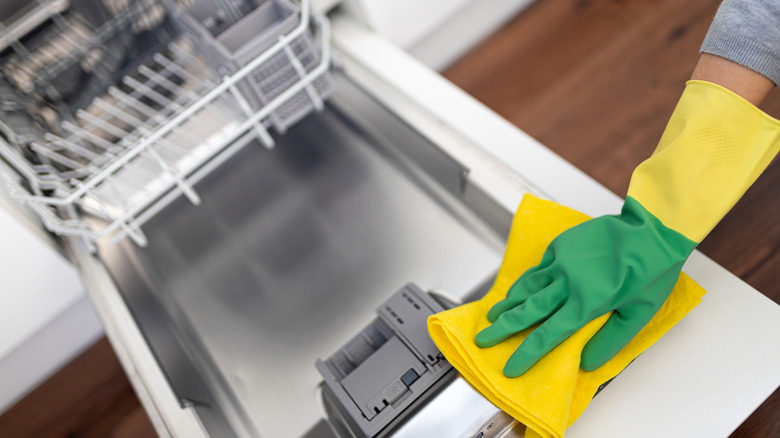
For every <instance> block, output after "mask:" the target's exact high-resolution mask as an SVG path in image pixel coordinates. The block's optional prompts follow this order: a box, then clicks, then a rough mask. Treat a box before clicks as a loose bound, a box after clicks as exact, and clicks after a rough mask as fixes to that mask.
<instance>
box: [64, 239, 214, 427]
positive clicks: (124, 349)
mask: <svg viewBox="0 0 780 438" xmlns="http://www.w3.org/2000/svg"><path fill="white" fill-rule="evenodd" d="M65 246H66V249H67V250H68V252H69V253H70V256H71V259H72V260H73V262H74V264H75V265H76V267H77V268H78V271H79V275H80V276H81V280H82V282H83V284H84V288H85V289H86V291H87V295H88V296H89V299H90V301H91V303H92V306H93V307H94V308H95V311H96V313H97V314H98V317H99V318H100V322H101V323H102V324H103V327H104V328H105V331H106V337H107V338H108V340H109V341H110V342H111V346H112V348H113V349H114V352H115V353H116V355H117V357H118V358H119V362H120V363H121V364H122V368H123V369H124V371H125V374H126V375H127V377H128V379H129V380H130V383H131V384H132V386H133V389H134V390H135V393H136V395H137V396H138V399H139V401H140V402H141V404H142V405H143V407H144V410H145V411H146V413H147V415H148V416H149V419H150V420H151V422H152V425H153V426H154V428H155V431H156V432H157V434H158V435H159V436H160V437H163V438H165V437H188V438H207V437H208V434H207V433H206V431H205V429H204V428H203V425H202V424H201V422H200V420H199V419H198V417H197V414H196V413H195V412H194V409H192V407H189V406H184V407H183V406H182V403H181V402H180V400H179V399H178V398H177V397H176V394H174V392H173V390H172V389H171V386H170V385H169V384H168V380H167V379H166V377H165V375H164V374H163V372H162V370H161V368H160V366H159V365H158V364H157V361H156V359H155V357H154V355H153V354H152V351H151V349H150V348H149V346H148V345H147V343H146V340H145V339H144V336H143V335H142V334H141V330H140V329H139V327H138V325H137V324H136V322H135V320H134V318H133V316H132V314H131V313H130V311H129V309H128V308H127V306H126V304H125V302H124V300H123V299H122V297H121V295H120V292H119V290H118V289H117V287H116V285H115V284H114V281H113V280H112V278H111V276H110V275H109V273H108V272H107V271H106V269H105V267H104V266H103V264H102V263H101V262H100V261H99V260H98V259H97V258H95V257H94V256H92V254H90V253H89V252H88V251H87V250H86V249H85V248H84V246H83V245H81V244H80V242H79V241H78V240H77V239H76V238H68V239H67V240H65Z"/></svg>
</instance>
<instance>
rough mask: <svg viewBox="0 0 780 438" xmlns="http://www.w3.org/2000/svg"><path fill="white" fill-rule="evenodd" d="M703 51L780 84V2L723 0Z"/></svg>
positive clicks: (770, 0)
mask: <svg viewBox="0 0 780 438" xmlns="http://www.w3.org/2000/svg"><path fill="white" fill-rule="evenodd" d="M701 51H702V52H703V53H711V54H713V55H717V56H720V57H722V58H726V59H729V60H731V61H734V62H736V63H737V64H741V65H743V66H745V67H748V68H749V69H751V70H753V71H756V72H758V73H761V74H762V75H764V76H766V77H768V78H769V79H771V80H772V82H774V83H775V85H778V84H780V1H778V0H723V3H721V5H720V8H718V13H717V14H716V15H715V19H714V20H713V21H712V25H710V30H709V32H707V37H706V38H704V43H703V44H702V46H701Z"/></svg>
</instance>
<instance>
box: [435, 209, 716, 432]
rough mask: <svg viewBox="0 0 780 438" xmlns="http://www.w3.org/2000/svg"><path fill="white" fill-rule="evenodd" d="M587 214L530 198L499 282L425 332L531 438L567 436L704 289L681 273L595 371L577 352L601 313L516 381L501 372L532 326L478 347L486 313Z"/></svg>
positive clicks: (440, 317)
mask: <svg viewBox="0 0 780 438" xmlns="http://www.w3.org/2000/svg"><path fill="white" fill-rule="evenodd" d="M587 219H588V217H587V216H586V215H584V214H582V213H579V212H577V211H574V210H572V209H569V208H566V207H563V206H561V205H558V204H556V203H554V202H550V201H545V200H542V199H539V198H536V197H533V196H531V195H526V196H525V198H523V202H522V203H521V204H520V207H519V209H518V210H517V213H516V214H515V218H514V221H513V223H512V229H511V231H510V233H509V241H508V242H507V247H506V253H505V255H504V262H503V264H502V265H501V268H500V269H499V271H498V277H497V278H496V282H495V284H494V285H493V287H492V288H491V289H490V291H489V292H488V293H487V294H486V295H485V296H484V297H483V298H482V299H481V300H479V301H476V302H473V303H469V304H465V305H463V306H460V307H456V308H454V309H450V310H447V311H445V312H441V313H439V314H436V315H432V316H431V317H429V318H428V331H429V332H430V335H431V337H432V338H433V341H434V342H435V343H436V345H437V346H438V347H439V349H440V350H441V351H442V353H444V356H445V357H446V358H447V360H449V361H450V363H451V364H452V365H453V366H454V367H455V368H457V369H458V371H460V373H461V374H462V375H463V377H465V378H466V380H467V381H468V382H469V383H471V385H473V386H474V387H475V388H476V389H477V390H478V391H479V392H480V393H482V395H484V396H485V397H486V398H487V399H488V400H490V401H491V402H492V403H493V404H495V405H496V406H498V407H499V408H501V409H503V410H504V411H505V412H507V413H508V414H509V415H511V416H512V417H514V418H515V419H517V420H518V421H519V422H521V423H523V424H524V425H525V426H526V428H527V429H526V435H525V436H526V437H539V436H541V437H562V436H563V433H564V431H565V430H566V428H567V427H569V426H570V425H571V424H572V423H573V422H574V420H576V419H577V417H579V416H580V414H582V412H583V411H584V410H585V407H586V406H587V405H588V403H590V400H591V399H592V398H593V396H594V394H595V393H596V390H597V389H598V387H599V386H600V385H601V384H603V383H605V382H607V381H608V380H610V379H611V378H613V377H615V376H616V375H617V374H618V373H619V372H620V371H622V370H623V368H625V367H626V366H627V365H628V364H629V363H630V362H631V361H632V360H633V359H634V358H636V357H637V356H638V355H639V353H641V352H642V351H644V350H645V349H647V348H648V347H649V346H650V345H652V344H653V343H654V342H655V341H657V340H658V339H659V338H660V337H661V336H662V335H663V334H664V333H666V331H667V330H669V329H670V328H671V327H672V326H673V325H674V324H676V323H677V322H678V321H680V320H681V319H682V318H683V316H685V315H686V314H687V313H688V312H689V311H691V309H693V308H694V307H696V305H697V304H699V302H700V301H701V297H702V296H703V295H704V293H705V291H704V289H703V288H702V287H701V286H699V285H698V284H696V283H695V282H694V281H693V280H691V279H690V278H689V277H688V276H687V275H685V274H682V275H680V278H679V279H678V280H677V284H676V285H675V287H674V290H673V291H672V293H671V295H670V296H669V298H668V299H667V300H666V303H664V305H663V307H661V309H660V310H659V311H658V313H657V314H656V315H655V317H653V319H652V320H651V321H650V323H648V324H647V325H646V326H645V327H644V328H643V329H642V331H640V332H639V333H638V334H637V335H636V337H635V338H634V339H633V340H632V341H631V342H630V343H629V344H628V345H627V346H626V347H625V348H624V349H623V350H622V351H620V353H618V355H617V356H615V357H614V358H613V359H612V360H610V361H609V362H607V363H606V364H605V365H604V366H602V367H601V368H599V369H597V370H596V371H592V372H587V371H583V370H581V369H580V366H579V365H580V354H581V352H582V349H583V347H584V346H585V344H586V343H587V342H588V340H589V339H590V338H591V337H592V336H593V335H594V334H595V333H596V332H597V331H598V330H599V329H600V328H601V327H602V326H603V325H604V323H605V322H606V321H607V319H608V318H609V314H606V315H603V316H601V317H599V318H597V319H595V320H593V321H591V322H590V323H588V324H587V325H585V326H584V327H583V328H581V329H580V330H579V331H577V332H576V333H575V334H573V335H572V336H570V337H569V338H568V339H566V340H565V341H563V342H562V343H561V344H560V345H558V347H556V348H555V349H553V350H552V351H551V352H550V353H548V354H547V355H546V356H544V357H543V358H542V359H541V360H540V361H539V362H537V363H536V365H534V366H533V367H532V368H531V369H530V370H529V371H527V372H526V373H525V374H523V375H522V376H520V377H517V378H511V379H510V378H508V377H506V376H504V373H503V371H502V370H503V368H504V364H505V363H506V361H507V359H509V356H510V355H511V354H512V353H513V352H514V351H515V349H516V348H517V347H518V346H519V345H520V343H521V342H522V341H523V339H525V337H526V336H527V335H528V334H529V333H530V331H531V330H532V329H533V328H531V329H528V330H525V331H523V332H521V333H518V334H517V335H515V336H513V337H511V338H509V339H507V340H505V341H504V342H502V343H500V344H498V345H496V346H494V347H492V348H484V349H483V348H479V347H478V346H477V345H476V344H475V343H474V337H475V336H476V335H477V333H478V332H479V331H481V330H482V329H484V328H485V327H487V326H489V325H490V322H489V321H488V319H487V312H488V310H489V309H490V307H491V306H493V304H495V303H496V302H498V301H500V300H501V299H503V298H504V297H505V296H506V293H507V291H508V290H509V287H510V286H512V284H513V283H514V282H515V280H517V278H518V277H519V276H520V275H521V274H522V273H523V272H525V271H526V270H527V269H528V268H531V267H533V266H535V265H536V264H538V263H539V262H540V260H541V259H542V254H543V253H544V250H545V249H546V248H547V245H548V244H549V243H550V242H551V241H552V240H553V238H555V237H556V236H557V235H559V234H560V233H561V232H563V231H565V230H566V229H568V228H570V227H572V226H574V225H577V224H579V223H581V222H584V221H585V220H587Z"/></svg>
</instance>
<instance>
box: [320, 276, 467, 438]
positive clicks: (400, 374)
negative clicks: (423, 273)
mask: <svg viewBox="0 0 780 438" xmlns="http://www.w3.org/2000/svg"><path fill="white" fill-rule="evenodd" d="M443 310H445V307H444V306H443V305H442V304H441V303H439V302H438V301H436V300H435V299H434V298H433V297H432V296H431V295H429V294H427V293H425V292H423V291H422V290H421V289H420V288H419V287H417V286H416V285H414V284H411V283H410V284H407V285H406V286H404V287H403V288H401V289H400V290H399V291H397V292H396V293H395V294H393V295H392V296H391V297H390V298H389V299H388V300H387V301H385V302H384V303H382V305H381V306H379V308H378V309H377V311H376V312H377V315H378V317H377V318H376V319H374V320H373V321H372V322H371V323H370V324H369V325H368V326H366V327H365V328H364V329H363V330H361V331H360V332H359V333H358V334H357V335H355V336H354V337H353V338H352V339H350V340H349V341H348V342H347V343H346V344H345V345H344V346H343V347H341V348H340V349H339V350H338V351H336V352H335V353H333V354H332V355H331V356H330V357H328V358H327V359H325V360H317V362H316V367H317V370H318V371H319V372H320V374H321V375H322V377H323V379H324V384H323V387H322V397H323V402H324V405H325V409H326V412H327V415H328V420H329V421H330V423H331V425H332V426H333V428H334V429H336V431H337V432H338V433H339V434H340V435H343V436H348V437H356V438H376V437H383V436H387V435H388V434H389V433H391V432H392V431H393V430H394V429H395V428H396V427H397V426H399V425H400V424H401V423H402V422H403V419H404V418H406V417H408V416H409V414H410V413H412V412H414V411H415V410H416V409H417V408H419V407H421V406H422V405H423V404H424V403H425V401H426V400H427V399H428V398H430V397H431V396H432V395H433V394H435V393H436V392H437V389H439V388H441V387H443V386H444V385H445V384H446V383H448V382H450V381H452V379H453V378H454V377H455V376H456V375H457V372H456V371H455V369H454V368H452V366H451V365H450V364H449V362H447V361H446V359H444V356H443V355H442V354H441V352H440V351H439V349H438V348H437V347H436V345H435V344H434V343H433V341H432V340H431V338H430V336H429V335H428V329H427V320H428V316H430V315H433V314H434V313H438V312H441V311H443Z"/></svg>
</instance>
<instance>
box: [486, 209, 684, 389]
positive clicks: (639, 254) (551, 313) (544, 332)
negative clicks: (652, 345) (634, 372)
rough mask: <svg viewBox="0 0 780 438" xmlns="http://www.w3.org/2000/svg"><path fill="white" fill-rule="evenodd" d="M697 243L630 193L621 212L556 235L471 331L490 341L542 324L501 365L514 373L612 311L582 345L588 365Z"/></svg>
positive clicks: (645, 313) (610, 347)
mask: <svg viewBox="0 0 780 438" xmlns="http://www.w3.org/2000/svg"><path fill="white" fill-rule="evenodd" d="M695 247H696V243H695V242H692V241H691V240H689V239H688V238H686V237H685V236H683V235H682V234H680V233H678V232H676V231H674V230H671V229H669V228H667V227H665V226H664V225H663V224H662V223H661V222H660V221H659V220H658V219H656V218H655V217H654V216H653V215H651V214H649V213H648V212H647V211H646V210H645V209H644V208H643V207H642V206H641V205H640V204H639V203H638V202H637V201H635V200H634V199H632V198H628V199H626V202H625V204H624V205H623V210H622V212H621V213H620V215H617V216H602V217H599V218H596V219H591V220H589V221H587V222H584V223H582V224H580V225H578V226H576V227H573V228H571V229H569V230H567V231H565V232H564V233H562V234H561V235H559V236H558V237H556V238H555V240H553V241H552V243H550V245H549V246H548V247H547V250H546V251H545V253H544V256H543V257H542V262H541V263H540V264H539V265H537V266H536V267H534V268H531V269H529V270H528V271H526V272H525V273H524V274H523V275H522V276H521V277H520V278H519V279H518V280H517V282H515V284H514V285H512V287H511V288H510V289H509V292H508V293H507V297H506V298H505V299H504V300H502V301H499V302H498V303H496V304H495V305H494V306H493V307H492V308H491V309H490V311H489V312H488V319H489V320H490V322H492V323H493V324H492V325H491V326H490V327H488V328H486V329H484V330H482V331H481V332H480V333H479V334H478V335H477V338H476V341H477V345H479V346H480V347H492V346H493V345H496V344H498V343H499V342H501V341H503V340H504V339H506V338H508V337H510V336H512V335H514V334H515V333H518V332H520V331H522V330H525V329H527V328H529V327H531V326H533V325H534V324H538V323H542V324H541V325H540V326H539V327H538V328H536V329H535V330H534V331H533V332H531V334H530V335H529V336H528V337H527V338H526V339H525V341H523V343H522V344H521V345H520V347H519V348H518V349H517V351H515V352H514V354H512V356H511V357H510V358H509V361H508V362H507V364H506V367H505V368H504V374H506V375H507V376H508V377H517V376H519V375H521V374H523V373H524V372H526V371H527V370H528V369H529V368H531V366H533V365H534V364H535V363H536V362H537V361H538V360H539V359H541V357H542V356H544V355H545V354H547V352H549V351H550V350H552V349H553V348H554V347H555V346H557V345H558V344H559V343H561V342H562V341H563V340H564V339H566V338H567V337H569V335H571V334H572V333H574V332H575V331H577V330H579V329H580V328H581V327H582V326H583V325H585V324H587V323H588V322H590V321H591V320H593V319H595V318H597V317H599V316H601V315H604V314H605V313H608V312H610V311H612V310H614V311H615V313H614V314H613V315H612V316H611V317H610V319H609V320H608V321H607V323H606V325H604V327H603V328H602V329H601V330H600V331H599V332H598V333H597V334H596V335H595V336H594V337H593V338H592V339H591V340H590V342H588V344H587V345H586V346H585V349H584V350H583V352H582V363H581V367H582V368H583V369H585V370H594V369H596V368H598V367H600V366H601V365H603V364H604V363H606V361H607V360H609V359H610V358H612V356H614V355H615V354H617V353H618V352H619V351H620V349H622V348H623V347H624V346H625V345H626V344H627V343H628V341H630V340H631V339H632V338H633V337H634V336H635V335H636V334H637V333H638V332H639V330H641V329H642V327H644V326H645V324H647V323H648V322H649V321H650V319H652V318H653V315H655V313H656V312H657V311H658V309H659V308H660V307H661V305H662V304H663V303H664V301H666V299H667V298H668V297H669V294H670V293H671V291H672V288H673V287H674V284H675V282H676V281H677V277H679V276H680V270H681V269H682V265H683V263H684V262H685V259H687V258H688V256H689V255H690V253H691V252H692V251H693V249H694V248H695Z"/></svg>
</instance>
